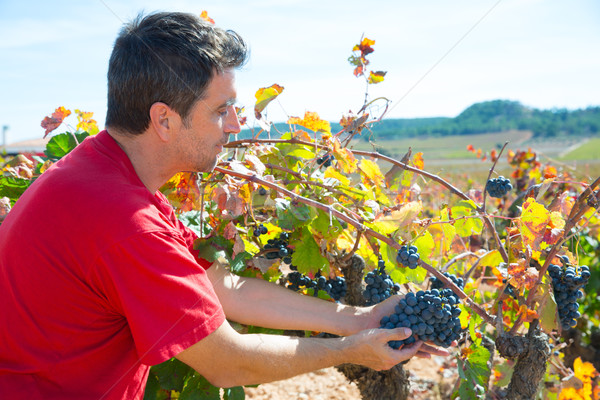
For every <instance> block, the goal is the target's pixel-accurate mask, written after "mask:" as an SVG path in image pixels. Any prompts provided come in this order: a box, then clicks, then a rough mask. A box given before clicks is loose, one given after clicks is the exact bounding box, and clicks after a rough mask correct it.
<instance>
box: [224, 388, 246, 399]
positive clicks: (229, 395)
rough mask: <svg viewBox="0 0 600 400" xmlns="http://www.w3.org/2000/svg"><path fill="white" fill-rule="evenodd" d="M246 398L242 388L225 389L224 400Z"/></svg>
mask: <svg viewBox="0 0 600 400" xmlns="http://www.w3.org/2000/svg"><path fill="white" fill-rule="evenodd" d="M245 398H246V394H245V393H244V388H243V387H241V386H236V387H232V388H227V389H224V392H223V400H244V399H245Z"/></svg>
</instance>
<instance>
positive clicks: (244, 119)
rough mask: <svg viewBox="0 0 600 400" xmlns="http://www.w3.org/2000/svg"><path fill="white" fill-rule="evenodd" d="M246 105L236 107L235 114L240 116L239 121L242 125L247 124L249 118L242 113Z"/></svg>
mask: <svg viewBox="0 0 600 400" xmlns="http://www.w3.org/2000/svg"><path fill="white" fill-rule="evenodd" d="M245 108H246V107H237V106H236V107H235V114H236V115H237V117H238V121H239V123H240V125H245V124H246V120H247V118H246V117H245V116H242V113H243V112H244V110H245Z"/></svg>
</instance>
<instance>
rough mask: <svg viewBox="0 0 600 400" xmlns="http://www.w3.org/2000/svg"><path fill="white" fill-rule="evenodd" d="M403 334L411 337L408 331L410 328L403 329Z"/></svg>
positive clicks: (410, 332)
mask: <svg viewBox="0 0 600 400" xmlns="http://www.w3.org/2000/svg"><path fill="white" fill-rule="evenodd" d="M404 334H405V335H406V336H410V335H412V331H411V330H410V328H404Z"/></svg>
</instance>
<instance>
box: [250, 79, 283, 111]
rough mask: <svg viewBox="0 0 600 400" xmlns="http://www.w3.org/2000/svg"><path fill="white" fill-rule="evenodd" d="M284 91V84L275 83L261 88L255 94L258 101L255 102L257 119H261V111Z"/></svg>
mask: <svg viewBox="0 0 600 400" xmlns="http://www.w3.org/2000/svg"><path fill="white" fill-rule="evenodd" d="M281 92H283V86H279V85H278V84H276V83H275V84H273V85H271V86H269V87H266V88H260V89H258V90H257V91H256V93H255V94H254V97H256V103H255V104H254V115H255V116H256V119H259V120H260V119H261V115H260V114H261V113H262V112H263V110H264V109H265V108H266V107H267V105H269V103H270V102H272V101H273V100H275V99H276V98H277V96H279V95H280V94H281Z"/></svg>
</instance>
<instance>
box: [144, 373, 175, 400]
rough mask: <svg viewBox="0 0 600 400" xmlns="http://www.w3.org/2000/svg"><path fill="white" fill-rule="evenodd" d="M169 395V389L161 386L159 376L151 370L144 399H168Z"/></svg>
mask: <svg viewBox="0 0 600 400" xmlns="http://www.w3.org/2000/svg"><path fill="white" fill-rule="evenodd" d="M169 397H170V396H169V391H167V390H164V389H161V388H160V382H159V380H158V376H157V375H156V374H155V373H153V372H152V370H150V374H149V375H148V380H147V381H146V388H145V389H144V400H167V399H168V398H169Z"/></svg>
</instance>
